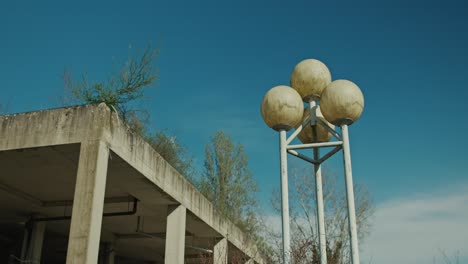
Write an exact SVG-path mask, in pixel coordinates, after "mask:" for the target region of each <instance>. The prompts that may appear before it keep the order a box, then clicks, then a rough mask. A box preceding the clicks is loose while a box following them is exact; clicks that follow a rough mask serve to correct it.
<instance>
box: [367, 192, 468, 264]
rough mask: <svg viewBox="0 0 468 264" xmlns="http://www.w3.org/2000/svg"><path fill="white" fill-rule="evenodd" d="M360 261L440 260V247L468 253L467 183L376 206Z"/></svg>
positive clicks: (381, 263) (416, 263)
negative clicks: (372, 223) (371, 228)
mask: <svg viewBox="0 0 468 264" xmlns="http://www.w3.org/2000/svg"><path fill="white" fill-rule="evenodd" d="M362 249H363V254H362V255H363V258H362V259H363V262H362V263H379V264H387V263H411V264H419V263H421V264H423V263H424V264H427V263H434V261H435V263H443V262H441V261H440V259H441V254H442V253H441V251H444V252H446V253H447V254H448V255H452V254H455V252H457V254H459V256H460V259H465V258H466V257H468V186H466V185H465V186H464V187H455V188H450V189H446V190H438V191H436V192H434V193H431V194H422V195H421V194H420V195H416V196H413V197H408V198H405V199H396V200H392V201H388V202H385V203H383V204H380V205H378V206H377V210H376V213H375V219H374V225H373V231H372V232H371V235H370V237H369V238H368V239H367V240H366V241H365V243H364V244H363V245H362Z"/></svg>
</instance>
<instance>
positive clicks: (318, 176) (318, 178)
mask: <svg viewBox="0 0 468 264" xmlns="http://www.w3.org/2000/svg"><path fill="white" fill-rule="evenodd" d="M309 109H310V115H311V117H313V118H311V119H310V125H311V126H312V130H313V134H314V142H317V141H318V137H317V135H318V129H317V121H316V119H317V102H316V101H315V100H311V101H310V102H309ZM319 159H320V150H319V148H314V160H319ZM313 166H314V175H315V196H316V201H317V227H318V228H317V230H318V239H319V248H320V263H321V264H327V238H326V234H325V213H324V206H323V190H322V166H321V164H320V163H314V165H313Z"/></svg>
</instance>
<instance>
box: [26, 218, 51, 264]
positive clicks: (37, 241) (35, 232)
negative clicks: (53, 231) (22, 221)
mask: <svg viewBox="0 0 468 264" xmlns="http://www.w3.org/2000/svg"><path fill="white" fill-rule="evenodd" d="M45 227H46V223H45V222H35V223H33V225H32V232H31V238H30V240H29V247H28V251H27V252H28V253H27V255H26V260H27V261H30V262H31V263H41V254H42V243H43V242H44V234H45Z"/></svg>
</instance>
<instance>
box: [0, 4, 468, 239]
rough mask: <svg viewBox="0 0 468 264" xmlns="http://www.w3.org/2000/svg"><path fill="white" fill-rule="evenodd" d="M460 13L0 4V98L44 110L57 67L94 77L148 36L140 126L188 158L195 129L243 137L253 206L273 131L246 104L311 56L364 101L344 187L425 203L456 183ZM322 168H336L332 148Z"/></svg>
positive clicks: (466, 25) (268, 180) (439, 8)
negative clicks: (169, 138) (150, 69)
mask: <svg viewBox="0 0 468 264" xmlns="http://www.w3.org/2000/svg"><path fill="white" fill-rule="evenodd" d="M467 11H468V8H467V6H466V4H465V3H464V2H463V1H443V2H437V1H413V2H410V3H408V2H407V1H381V2H377V1H358V2H356V1H353V2H352V3H351V2H336V1H329V2H327V3H318V2H314V1H287V2H286V1H227V2H222V3H221V2H220V1H186V2H183V1H109V2H99V3H98V2H97V1H92V2H89V1H76V2H73V3H65V1H57V2H49V1H31V2H28V1H8V2H5V3H3V4H2V8H0V33H1V36H2V37H1V42H0V58H1V60H2V63H1V64H0V77H1V80H2V85H1V88H0V89H1V93H0V103H2V104H3V105H6V106H7V108H8V111H9V112H22V111H30V110H36V109H42V108H49V107H55V106H57V99H56V98H57V97H59V96H61V95H62V90H63V85H62V81H61V79H60V75H61V73H62V72H63V70H64V68H67V69H69V70H72V71H73V73H75V76H77V75H79V74H80V73H83V72H88V74H89V77H90V78H91V79H95V80H100V79H103V78H105V76H107V75H108V73H109V72H111V71H112V70H113V69H114V68H115V63H117V62H119V61H123V60H125V58H126V56H127V55H128V54H129V52H131V50H134V49H135V48H140V49H141V48H144V47H145V46H146V45H147V43H148V42H151V43H153V46H155V47H158V48H159V49H160V56H159V57H158V59H157V62H156V65H157V67H158V69H159V75H160V78H159V80H158V85H157V86H156V87H155V88H154V89H151V90H149V91H148V95H149V96H150V98H149V99H148V100H146V101H145V102H143V103H142V105H143V106H144V107H146V108H148V109H149V110H150V112H151V113H152V123H153V124H154V127H155V128H158V129H167V130H168V131H170V132H171V133H173V134H175V135H176V136H177V137H178V139H179V140H181V142H182V143H183V144H184V145H185V146H186V147H187V149H188V150H189V151H190V152H191V153H192V155H193V156H194V157H195V160H196V162H197V164H198V165H201V164H202V162H203V151H204V145H205V144H206V143H207V142H208V141H209V137H210V136H211V135H213V133H214V132H215V131H217V130H220V129H223V130H225V131H226V132H228V133H229V134H230V135H231V136H232V138H233V139H234V141H236V142H240V143H242V144H244V146H245V148H246V151H247V153H248V155H249V157H250V165H251V168H252V171H253V172H254V174H255V177H256V180H257V182H258V183H259V185H260V187H261V192H260V193H259V195H258V198H259V200H260V202H261V204H262V205H264V207H267V206H268V204H269V202H268V201H269V197H270V192H271V191H272V190H273V189H274V188H276V187H277V186H278V185H279V175H278V174H279V169H278V153H277V152H278V150H277V148H278V147H277V140H278V135H277V134H276V133H275V132H274V131H272V130H271V129H269V128H268V127H266V125H265V124H264V123H263V121H262V119H261V116H260V112H259V108H260V102H261V100H262V97H263V95H264V94H265V93H266V92H267V91H268V89H270V88H271V87H273V86H276V85H280V84H288V83H289V76H290V73H291V71H292V69H293V68H294V66H295V65H296V64H297V63H298V62H300V61H301V60H303V59H306V58H316V59H320V60H322V61H323V62H325V63H326V64H327V65H328V67H329V68H330V70H331V72H332V77H333V79H343V78H344V79H350V80H353V81H354V82H355V83H356V84H358V85H359V86H360V87H361V89H362V91H363V93H364V96H365V100H366V108H365V110H364V114H363V116H362V117H361V119H360V120H359V121H358V122H357V123H356V124H354V125H353V126H352V127H351V129H350V134H351V150H352V159H353V170H354V177H355V182H357V183H359V184H364V185H366V186H367V188H368V189H369V191H370V193H371V194H372V196H373V199H374V201H375V202H376V205H377V207H379V206H380V205H385V204H388V203H391V202H392V201H394V200H395V199H398V200H401V199H404V198H408V197H414V196H415V195H429V196H430V197H432V196H431V194H434V195H435V193H441V192H451V190H452V188H454V187H455V186H466V185H468V180H467V174H468V165H467V162H466V161H467V158H468V157H467V154H466V149H467V147H468V141H467V140H466V137H465V133H466V131H467V129H468V125H467V122H465V121H466V119H467V118H466V114H467V113H468V104H467V103H466V98H467V96H468V87H467V83H468V80H467V78H468V74H467V72H468V63H467V58H468V49H467V48H466V47H468V12H467ZM464 120H465V121H464ZM291 164H292V165H294V166H303V165H299V164H301V163H300V162H298V161H292V162H291ZM329 167H330V169H331V170H333V171H334V173H336V174H337V175H341V173H342V167H341V161H340V156H337V157H335V158H334V159H332V160H331V161H330V163H329ZM457 190H459V189H457ZM463 190H466V189H463ZM408 199H409V201H412V200H411V199H410V198H408ZM266 210H267V211H268V209H266ZM467 222H468V221H467ZM465 227H466V228H467V229H468V226H466V225H465ZM464 242H466V243H465V244H468V241H467V239H465V240H464Z"/></svg>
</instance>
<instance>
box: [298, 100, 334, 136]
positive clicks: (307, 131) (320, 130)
mask: <svg viewBox="0 0 468 264" xmlns="http://www.w3.org/2000/svg"><path fill="white" fill-rule="evenodd" d="M309 114H310V109H309V108H305V109H304V115H303V116H302V122H304V120H306V118H307V117H308V116H309ZM316 114H317V117H318V118H320V120H322V121H324V122H325V123H327V124H328V125H329V126H330V127H331V128H333V129H334V128H335V126H334V125H332V124H330V123H329V122H328V121H327V120H325V118H324V117H323V115H322V112H321V111H320V107H317V112H316ZM300 124H301V123H299V124H298V125H297V126H296V127H298V126H299V125H300ZM297 137H298V138H299V140H300V141H301V142H302V143H304V144H308V143H317V142H328V141H330V139H331V138H332V134H331V133H330V132H329V131H328V130H327V129H326V128H325V127H323V126H322V125H320V124H318V123H317V140H314V130H313V129H312V126H310V124H307V125H306V126H305V127H303V128H302V130H301V132H300V133H299V135H297Z"/></svg>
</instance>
